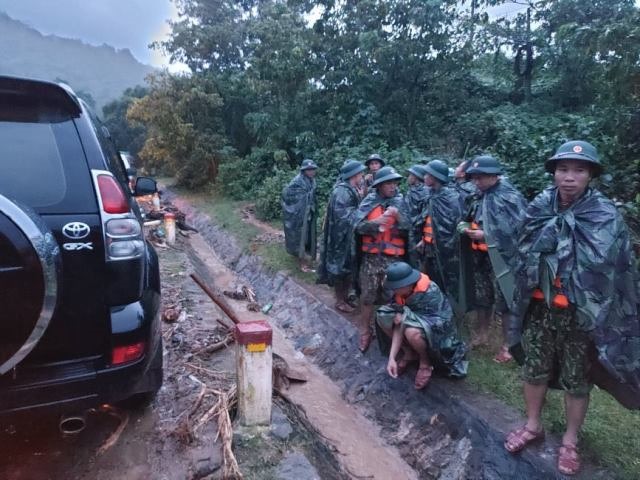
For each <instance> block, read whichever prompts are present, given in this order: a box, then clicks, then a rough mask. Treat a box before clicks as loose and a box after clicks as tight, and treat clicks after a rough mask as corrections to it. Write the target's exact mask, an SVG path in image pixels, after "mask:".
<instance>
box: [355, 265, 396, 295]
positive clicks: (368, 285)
mask: <svg viewBox="0 0 640 480" xmlns="http://www.w3.org/2000/svg"><path fill="white" fill-rule="evenodd" d="M396 261H398V259H397V257H390V256H388V255H383V254H377V253H376V254H371V253H363V254H362V265H361V266H360V278H359V282H360V302H362V304H363V305H379V304H381V303H383V302H384V301H385V300H386V299H387V298H389V296H390V295H391V293H390V292H385V291H384V289H383V288H382V284H383V283H384V277H385V274H384V272H385V270H386V269H387V267H388V266H389V265H391V264H392V263H393V262H396Z"/></svg>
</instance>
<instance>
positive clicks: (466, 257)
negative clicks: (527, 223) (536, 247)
mask: <svg viewBox="0 0 640 480" xmlns="http://www.w3.org/2000/svg"><path fill="white" fill-rule="evenodd" d="M526 206H527V204H526V201H525V199H524V197H523V196H522V194H521V193H520V192H519V191H518V190H517V189H516V188H515V187H514V186H513V185H511V184H510V183H509V182H507V181H505V180H503V179H500V180H499V181H498V183H496V184H495V185H494V186H493V187H491V188H490V189H488V190H487V191H485V192H477V193H476V194H474V196H473V198H472V199H471V208H470V212H469V214H468V218H467V219H468V221H475V222H476V223H478V224H479V225H480V227H481V229H482V230H483V231H484V237H485V238H484V241H485V242H486V243H487V246H488V247H489V259H490V260H491V267H492V269H493V272H494V274H495V276H496V279H497V282H498V285H499V286H500V291H501V292H502V294H503V295H504V298H505V299H507V302H509V299H511V298H513V285H514V276H513V270H514V263H515V259H516V255H517V245H516V238H517V232H518V227H519V226H520V224H521V223H522V219H523V217H524V211H525V208H526ZM460 244H461V252H462V256H463V258H461V261H460V266H461V276H460V282H461V289H460V303H461V305H462V308H464V309H469V308H472V306H473V299H472V298H470V297H471V294H472V292H473V288H472V287H471V284H470V283H471V282H472V279H473V275H472V274H471V270H470V268H471V267H470V258H471V252H472V250H471V248H470V239H469V237H468V236H467V235H461V242H460Z"/></svg>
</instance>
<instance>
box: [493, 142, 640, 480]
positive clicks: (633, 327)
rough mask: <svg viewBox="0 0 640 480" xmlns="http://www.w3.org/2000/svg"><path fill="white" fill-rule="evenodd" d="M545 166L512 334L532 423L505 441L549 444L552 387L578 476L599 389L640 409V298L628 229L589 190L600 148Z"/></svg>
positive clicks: (563, 450) (572, 146) (575, 151)
mask: <svg viewBox="0 0 640 480" xmlns="http://www.w3.org/2000/svg"><path fill="white" fill-rule="evenodd" d="M545 167H546V170H547V171H548V172H550V173H551V174H553V180H554V185H553V186H552V187H549V188H547V189H545V190H544V191H543V192H542V193H540V194H539V195H538V196H537V197H536V198H535V199H534V200H533V201H532V202H531V203H530V204H529V206H528V207H527V209H526V214H525V218H524V222H523V225H522V228H521V230H520V235H519V239H518V256H517V258H516V263H515V272H516V285H515V291H514V310H515V312H516V313H517V315H516V317H514V322H513V323H512V324H511V325H510V329H509V335H510V338H509V340H510V342H509V343H510V345H511V346H512V352H513V353H514V355H515V356H516V358H518V359H520V360H522V361H523V363H524V364H523V380H524V398H525V403H526V406H527V423H526V424H525V425H524V426H523V427H521V428H519V429H516V430H514V431H513V432H511V433H510V434H509V435H508V436H507V439H506V441H505V448H506V449H507V450H508V451H509V452H511V453H516V452H519V451H521V450H522V449H524V448H525V447H526V446H527V445H529V444H530V443H532V442H535V441H536V440H539V439H541V438H542V437H543V425H542V423H541V419H540V416H541V413H542V407H543V405H544V400H545V396H546V392H547V388H548V387H552V388H560V389H562V390H564V391H565V409H566V421H567V425H566V430H565V433H564V435H563V437H562V444H561V446H560V448H559V450H558V463H557V465H558V470H559V471H560V472H561V473H563V474H565V475H573V474H575V473H576V472H577V471H578V470H579V468H580V456H579V452H578V447H577V444H578V433H579V431H580V428H581V426H582V423H583V421H584V418H585V415H586V413H587V408H588V405H589V392H590V390H591V387H592V382H593V381H595V383H598V384H599V385H600V386H601V387H602V388H604V389H606V390H608V391H610V392H611V393H612V394H613V395H614V396H615V397H616V399H617V400H618V401H620V403H622V404H623V405H624V406H626V407H627V408H633V409H638V408H640V320H639V317H638V305H639V303H640V292H638V283H637V282H636V280H637V270H636V268H635V266H634V265H635V259H634V255H633V252H632V248H631V242H630V238H629V231H628V229H627V226H626V225H625V222H624V220H623V218H622V216H621V215H620V213H619V212H618V211H617V210H616V208H615V206H614V204H613V202H612V201H611V200H609V199H608V198H607V197H605V196H604V195H603V194H602V193H600V192H599V191H598V190H596V189H595V188H593V187H591V186H590V181H591V179H592V178H594V177H597V176H598V175H600V174H601V173H602V171H603V166H602V164H601V162H600V159H599V156H598V153H597V151H596V149H595V147H594V146H593V145H591V144H590V143H588V142H585V141H570V142H566V143H564V144H562V145H561V146H560V147H559V148H558V150H557V151H556V153H555V155H553V156H552V157H551V158H550V159H549V160H547V161H546V163H545ZM594 352H597V356H595V355H592V353H594Z"/></svg>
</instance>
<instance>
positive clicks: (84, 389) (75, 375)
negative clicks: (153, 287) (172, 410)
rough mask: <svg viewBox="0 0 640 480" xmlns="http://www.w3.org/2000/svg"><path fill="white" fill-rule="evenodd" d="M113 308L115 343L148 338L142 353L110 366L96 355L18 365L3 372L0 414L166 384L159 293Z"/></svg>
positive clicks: (81, 403) (67, 405)
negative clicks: (128, 361)
mask: <svg viewBox="0 0 640 480" xmlns="http://www.w3.org/2000/svg"><path fill="white" fill-rule="evenodd" d="M147 293H148V295H145V297H144V298H143V300H142V301H141V302H134V303H133V304H130V305H127V306H123V307H114V308H112V311H111V342H110V344H111V346H115V345H127V344H131V343H135V342H140V341H144V342H145V351H144V354H143V356H142V357H141V358H140V359H138V360H135V361H132V362H130V363H126V364H123V365H118V366H115V367H113V366H111V365H109V364H108V361H106V360H105V357H104V356H102V355H97V356H93V357H85V358H79V359H73V360H68V361H60V362H55V363H47V364H29V362H28V357H27V361H25V362H23V363H22V364H20V365H18V367H17V369H16V372H15V377H14V372H11V371H10V372H8V373H6V374H5V375H2V376H0V415H4V414H9V413H17V412H24V411H32V410H48V411H50V410H53V411H56V410H60V411H67V412H68V411H74V410H84V409H88V408H93V407H96V406H98V405H101V404H103V403H115V402H119V401H121V400H125V399H127V398H129V397H131V396H132V395H135V394H137V393H146V392H155V391H157V390H158V389H159V388H160V386H161V385H162V336H161V332H160V318H159V308H158V307H159V295H158V294H157V292H153V291H149V292H147Z"/></svg>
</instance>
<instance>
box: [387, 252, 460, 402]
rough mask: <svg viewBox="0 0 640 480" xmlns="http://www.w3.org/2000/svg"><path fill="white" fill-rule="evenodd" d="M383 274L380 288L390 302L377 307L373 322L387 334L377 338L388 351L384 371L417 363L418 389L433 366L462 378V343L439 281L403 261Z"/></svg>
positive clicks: (394, 373) (399, 370)
mask: <svg viewBox="0 0 640 480" xmlns="http://www.w3.org/2000/svg"><path fill="white" fill-rule="evenodd" d="M385 275H386V278H385V283H384V286H385V289H386V290H387V291H389V292H390V293H391V298H392V300H391V302H390V304H389V305H385V306H382V307H380V308H379V309H378V310H377V312H376V324H377V326H378V327H379V329H380V330H382V332H383V333H384V334H385V335H384V338H383V335H380V336H379V337H378V340H379V342H380V345H381V350H382V351H383V352H384V353H387V352H388V354H389V360H388V362H387V373H389V375H390V376H391V377H393V378H396V377H398V376H399V375H402V374H403V373H404V372H405V371H406V369H407V367H408V366H409V365H410V364H411V363H413V362H417V363H418V371H417V373H416V377H415V381H414V386H415V388H416V390H420V389H423V388H425V387H426V386H427V384H428V383H429V380H430V379H431V373H432V371H433V369H434V368H435V369H436V370H437V371H439V372H441V373H443V374H445V375H447V376H449V377H453V378H462V377H464V376H466V374H467V367H468V362H467V361H466V360H465V354H466V346H465V344H464V342H462V341H461V340H460V339H459V337H458V334H457V331H456V327H455V323H454V322H453V321H452V317H453V315H452V312H451V306H450V305H449V303H448V301H447V299H446V297H445V296H444V295H443V294H442V291H441V290H440V289H439V288H438V285H436V283H435V282H432V281H431V279H430V278H429V276H428V275H425V274H424V273H420V272H419V271H418V270H416V269H414V268H411V266H410V265H409V264H407V263H404V262H395V263H392V264H391V265H389V267H388V268H387V269H386V271H385ZM388 338H390V339H391V344H390V345H389V340H388Z"/></svg>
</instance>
